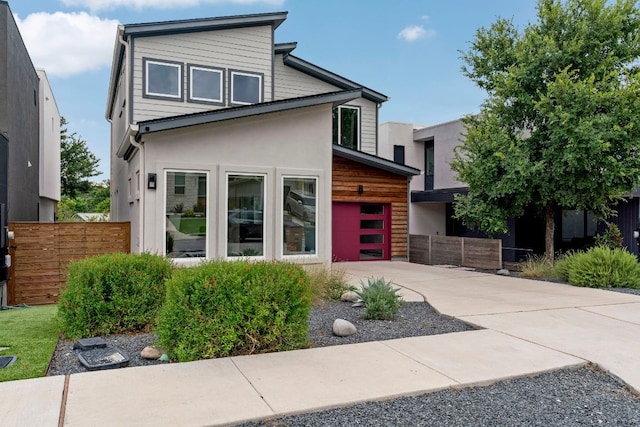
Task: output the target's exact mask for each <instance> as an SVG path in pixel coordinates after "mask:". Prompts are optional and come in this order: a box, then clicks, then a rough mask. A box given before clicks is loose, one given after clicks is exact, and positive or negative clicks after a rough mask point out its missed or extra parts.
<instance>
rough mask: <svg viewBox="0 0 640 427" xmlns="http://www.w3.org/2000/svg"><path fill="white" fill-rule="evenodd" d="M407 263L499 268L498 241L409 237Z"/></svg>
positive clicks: (500, 241) (500, 249) (470, 238)
mask: <svg viewBox="0 0 640 427" xmlns="http://www.w3.org/2000/svg"><path fill="white" fill-rule="evenodd" d="M409 261H411V262H415V263H417V264H431V265H441V264H447V265H460V266H463V267H473V268H484V269H499V268H502V240H500V239H478V238H472V237H452V236H422V235H416V234H412V235H410V236H409Z"/></svg>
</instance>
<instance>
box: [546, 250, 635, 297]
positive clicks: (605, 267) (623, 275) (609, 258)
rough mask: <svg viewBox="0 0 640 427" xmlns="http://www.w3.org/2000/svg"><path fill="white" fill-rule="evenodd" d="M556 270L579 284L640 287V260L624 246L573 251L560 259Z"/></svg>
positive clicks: (575, 283)
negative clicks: (620, 247)
mask: <svg viewBox="0 0 640 427" xmlns="http://www.w3.org/2000/svg"><path fill="white" fill-rule="evenodd" d="M556 270H557V272H558V274H559V275H560V277H562V278H563V279H565V280H567V281H568V282H569V283H571V284H572V285H576V286H586V287H592V288H599V287H614V288H615V287H628V288H640V264H638V261H637V260H636V257H635V256H634V255H633V254H631V253H629V252H627V251H626V250H624V249H619V248H617V249H611V248H608V247H604V246H596V247H593V248H591V249H589V250H588V251H587V252H575V253H571V254H568V255H566V256H565V257H564V258H562V259H561V260H560V261H558V263H556Z"/></svg>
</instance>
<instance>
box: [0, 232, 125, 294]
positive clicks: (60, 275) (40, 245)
mask: <svg viewBox="0 0 640 427" xmlns="http://www.w3.org/2000/svg"><path fill="white" fill-rule="evenodd" d="M9 229H10V230H12V231H13V232H14V234H15V239H14V240H11V241H10V248H9V249H10V254H11V260H12V262H11V269H10V272H9V274H10V277H9V283H8V285H9V286H8V292H7V293H8V300H9V304H11V305H13V304H29V305H38V304H52V303H56V302H57V301H58V295H59V294H60V288H61V287H63V286H64V284H65V283H66V281H67V278H66V274H67V265H68V264H69V262H70V261H72V260H76V259H81V258H84V257H86V256H90V255H100V254H106V253H113V252H125V253H129V252H130V250H131V248H130V233H131V231H130V224H129V223H128V222H59V223H38V222H13V223H11V224H9Z"/></svg>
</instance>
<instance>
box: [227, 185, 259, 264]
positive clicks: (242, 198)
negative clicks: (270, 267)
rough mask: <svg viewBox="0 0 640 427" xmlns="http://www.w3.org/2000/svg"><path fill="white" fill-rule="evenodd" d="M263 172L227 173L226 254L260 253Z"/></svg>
mask: <svg viewBox="0 0 640 427" xmlns="http://www.w3.org/2000/svg"><path fill="white" fill-rule="evenodd" d="M264 190H265V187H264V176H261V175H228V177H227V256H229V257H246V256H261V255H263V254H264V237H263V236H264Z"/></svg>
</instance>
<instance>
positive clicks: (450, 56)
mask: <svg viewBox="0 0 640 427" xmlns="http://www.w3.org/2000/svg"><path fill="white" fill-rule="evenodd" d="M9 7H10V8H11V10H12V12H13V13H14V15H16V20H17V22H18V26H19V28H20V31H21V33H22V37H23V39H24V41H25V44H26V46H27V49H28V50H29V54H30V55H31V58H32V60H33V63H34V65H35V66H36V67H38V68H44V69H45V70H46V71H47V75H48V77H49V81H50V82H51V86H52V88H53V92H54V95H55V98H56V102H57V104H58V108H59V109H60V113H61V114H62V115H63V116H64V117H66V119H67V121H68V122H69V129H70V130H71V131H72V132H77V133H78V134H79V135H80V136H81V137H82V138H83V139H85V140H86V141H87V144H88V146H89V149H90V150H91V151H92V152H93V153H94V154H96V156H97V157H99V158H100V159H101V164H100V170H101V171H102V172H103V174H102V175H101V176H99V177H97V178H96V180H102V179H106V178H108V175H109V124H108V122H107V121H106V119H105V108H106V97H107V88H108V84H109V72H110V67H111V58H112V51H113V46H114V42H115V34H116V26H117V24H118V23H122V24H131V23H138V22H156V21H165V20H174V19H190V18H203V17H211V16H223V15H238V14H249V13H262V12H275V11H288V12H289V15H288V18H287V20H286V21H285V22H284V23H283V24H282V25H281V26H280V27H279V28H278V29H277V30H276V34H275V39H276V42H278V43H281V42H290V41H296V42H298V47H297V48H296V50H295V52H294V54H295V55H296V56H298V57H300V58H302V59H305V60H307V61H309V62H312V63H314V64H316V65H319V66H321V67H323V68H326V69H329V70H331V71H333V72H336V73H338V74H340V75H342V76H344V77H346V78H348V79H351V80H354V81H356V82H358V83H360V84H363V85H365V86H367V87H369V88H371V89H374V90H376V91H378V92H381V93H384V94H385V95H387V96H389V97H390V100H389V101H388V102H386V103H385V104H383V106H382V108H381V110H380V122H386V121H396V122H407V123H418V124H423V125H432V124H437V123H442V122H446V121H449V120H454V119H457V118H459V117H461V116H464V115H466V114H472V113H477V112H478V110H479V106H480V104H481V103H482V101H483V99H484V93H483V92H482V91H480V90H479V89H477V88H476V87H475V86H474V85H473V84H472V83H471V82H470V81H469V80H468V79H466V78H465V77H464V76H463V75H462V73H461V72H460V67H461V65H462V62H461V61H460V59H459V57H460V52H459V51H460V50H463V51H466V50H468V48H469V46H470V44H469V42H470V41H471V40H472V39H473V36H474V34H475V32H476V30H477V29H478V28H480V27H482V26H489V25H491V23H492V22H494V21H495V20H496V18H497V17H505V18H512V19H513V20H514V22H515V23H516V24H517V25H519V26H520V27H521V28H522V27H523V26H524V25H526V24H527V23H529V22H533V21H535V16H536V10H535V7H536V1H535V0H447V1H443V0H28V1H27V0H10V1H9Z"/></svg>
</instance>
